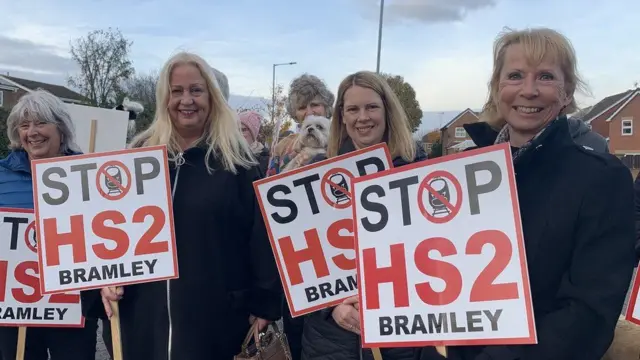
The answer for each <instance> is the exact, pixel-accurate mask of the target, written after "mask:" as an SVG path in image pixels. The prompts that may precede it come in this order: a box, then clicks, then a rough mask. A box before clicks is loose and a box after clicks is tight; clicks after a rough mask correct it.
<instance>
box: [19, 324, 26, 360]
mask: <svg viewBox="0 0 640 360" xmlns="http://www.w3.org/2000/svg"><path fill="white" fill-rule="evenodd" d="M26 346H27V328H26V326H20V327H19V328H18V347H17V349H16V360H24V353H25V350H26Z"/></svg>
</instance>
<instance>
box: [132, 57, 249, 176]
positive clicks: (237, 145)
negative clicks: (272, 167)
mask: <svg viewBox="0 0 640 360" xmlns="http://www.w3.org/2000/svg"><path fill="white" fill-rule="evenodd" d="M184 64H189V65H194V66H195V67H197V68H198V70H200V74H201V75H202V77H203V78H204V80H205V82H206V85H207V90H208V93H209V102H210V104H211V111H210V113H209V118H208V119H207V121H206V123H205V129H204V132H203V133H202V135H201V136H200V138H199V139H198V140H197V141H196V144H197V143H200V142H203V143H205V144H206V146H207V153H206V156H205V165H206V167H207V170H208V171H209V173H211V172H212V171H213V170H212V168H211V166H210V159H211V156H214V157H215V158H216V159H218V160H219V161H220V162H221V163H222V166H223V168H224V169H225V170H228V171H230V172H232V173H234V174H235V173H237V167H238V166H240V167H243V168H245V169H246V168H249V167H251V166H252V165H255V164H256V161H255V158H254V157H253V154H252V153H251V149H250V148H249V145H248V144H247V142H246V141H245V139H244V137H243V136H242V132H241V131H240V127H239V126H238V122H237V119H236V115H235V112H234V111H233V110H232V109H231V108H230V107H229V105H228V104H227V102H226V101H225V99H224V96H223V95H222V92H221V90H220V88H219V86H218V83H217V82H216V80H215V76H214V74H213V70H212V68H211V67H210V66H209V65H208V64H207V62H206V61H205V60H204V59H203V58H201V57H200V56H198V55H196V54H192V53H188V52H180V53H178V54H176V55H174V56H172V57H171V58H170V59H169V60H168V61H167V62H166V64H165V65H164V67H163V68H162V71H161V72H160V76H159V78H158V86H157V87H156V103H157V105H156V114H155V118H154V120H153V122H152V123H151V125H150V126H149V128H148V129H147V130H146V131H144V132H142V133H141V134H139V135H137V136H136V137H135V138H134V139H133V140H132V141H131V143H132V145H133V146H135V147H139V146H153V145H165V144H166V145H167V149H168V153H169V157H170V159H172V160H175V158H176V157H177V156H178V155H179V154H180V153H182V152H183V150H182V148H181V146H180V144H179V141H178V140H179V138H180V135H179V134H178V132H177V131H176V129H175V126H174V124H173V121H171V117H170V115H169V109H168V106H167V104H168V103H169V96H170V91H171V89H170V87H171V72H172V71H173V69H175V68H176V67H177V66H179V65H184Z"/></svg>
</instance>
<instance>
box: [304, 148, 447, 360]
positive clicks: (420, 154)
mask: <svg viewBox="0 0 640 360" xmlns="http://www.w3.org/2000/svg"><path fill="white" fill-rule="evenodd" d="M353 150H354V148H353V144H352V143H351V142H350V141H349V142H346V143H345V145H343V147H342V148H341V149H340V151H339V152H340V154H345V153H348V152H350V151H353ZM426 158H427V156H426V154H425V153H424V151H423V150H422V148H421V147H419V146H418V147H417V153H416V158H415V159H414V161H413V162H418V161H422V160H425V159H426ZM314 160H315V161H319V160H322V158H317V159H314ZM407 164H409V163H407V162H406V161H405V160H404V159H402V158H400V157H398V158H395V159H393V166H394V167H399V166H403V165H407ZM332 312H333V308H329V309H324V310H321V311H317V312H314V313H311V314H309V315H307V316H305V324H304V331H303V333H302V360H358V359H360V351H361V350H362V357H363V359H373V356H372V354H371V351H370V350H369V349H362V348H361V346H360V343H361V342H360V338H359V336H357V335H356V334H354V333H352V332H350V331H347V330H344V329H343V328H341V327H340V326H338V325H337V324H336V323H335V321H334V320H333V317H332V316H331V314H332ZM417 351H418V349H414V348H397V349H382V358H383V359H384V360H405V359H406V360H411V359H413V358H414V357H415V354H416V352H417ZM433 351H434V353H435V350H433ZM435 354H437V353H435Z"/></svg>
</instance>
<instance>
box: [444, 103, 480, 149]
mask: <svg viewBox="0 0 640 360" xmlns="http://www.w3.org/2000/svg"><path fill="white" fill-rule="evenodd" d="M479 115H480V113H478V112H475V111H473V110H471V109H466V110H464V111H462V112H461V113H460V114H458V115H457V116H455V117H454V118H453V119H451V121H449V122H448V123H447V124H446V125H445V126H443V127H442V128H441V129H440V133H441V136H440V139H441V140H442V155H443V156H444V155H449V154H455V153H457V152H460V151H463V150H465V149H467V148H469V147H472V146H475V144H474V143H473V140H471V138H470V137H469V135H468V134H467V132H466V131H465V130H464V128H463V127H462V125H465V124H472V123H476V122H478V121H480V117H479Z"/></svg>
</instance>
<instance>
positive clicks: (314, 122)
mask: <svg viewBox="0 0 640 360" xmlns="http://www.w3.org/2000/svg"><path fill="white" fill-rule="evenodd" d="M330 124H331V121H330V120H329V119H327V118H325V117H322V116H315V115H311V116H307V117H306V118H305V119H304V121H303V122H302V127H301V129H300V133H299V135H298V136H299V137H300V142H301V145H302V146H303V147H310V148H315V149H320V148H326V147H327V138H328V137H329V125H330Z"/></svg>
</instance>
